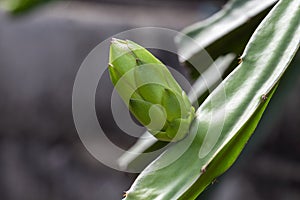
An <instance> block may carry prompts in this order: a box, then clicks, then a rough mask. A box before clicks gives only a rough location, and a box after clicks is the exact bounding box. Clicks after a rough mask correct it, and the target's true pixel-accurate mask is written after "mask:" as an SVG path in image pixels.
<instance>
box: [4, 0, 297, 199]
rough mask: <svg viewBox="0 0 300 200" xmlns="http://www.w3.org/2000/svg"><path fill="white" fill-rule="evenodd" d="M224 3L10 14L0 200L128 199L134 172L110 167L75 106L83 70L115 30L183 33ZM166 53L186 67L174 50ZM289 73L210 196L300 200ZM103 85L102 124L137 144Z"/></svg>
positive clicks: (133, 1) (69, 6) (122, 4)
mask: <svg viewBox="0 0 300 200" xmlns="http://www.w3.org/2000/svg"><path fill="white" fill-rule="evenodd" d="M224 3H226V1H225V0H212V1H209V0H188V1H187V0H175V1H174V0H165V1H161V0H124V1H122V0H89V1H88V0H87V1H54V2H51V3H48V4H45V5H42V6H39V7H37V8H35V9H33V10H32V11H31V12H27V13H24V14H22V15H18V16H12V15H10V14H8V13H7V12H5V11H2V10H1V11H0V95H1V100H0V111H1V114H0V116H1V118H0V125H1V126H0V127H1V129H0V199H3V200H20V199H22V200H40V199H43V200H69V199H70V200H71V199H72V200H85V199H86V200H99V199H105V200H111V199H112V200H113V199H121V197H122V193H123V191H124V190H127V189H128V188H129V187H130V185H131V183H132V181H133V180H134V177H135V175H134V174H126V173H124V172H119V171H116V170H113V169H110V168H108V167H106V166H104V165H102V164H101V163H100V162H98V161H97V160H95V159H94V158H93V157H92V156H91V155H90V154H89V153H88V152H87V150H86V149H85V147H84V146H83V144H82V143H81V141H80V139H79V137H78V135H77V132H76V129H75V126H74V123H73V118H72V106H71V105H72V87H73V83H74V79H75V76H76V72H77V70H78V69H79V67H80V65H81V63H82V61H83V60H84V58H85V57H86V56H87V54H88V53H89V52H90V51H91V50H92V49H93V48H94V47H95V46H96V45H97V44H99V43H100V42H101V41H103V40H105V39H106V38H108V37H110V36H112V35H114V34H117V33H119V32H121V31H125V30H128V29H130V28H135V27H143V26H160V27H166V28H171V29H174V30H181V29H182V28H184V27H186V26H188V25H190V24H192V23H194V22H197V21H199V20H202V19H204V18H206V17H208V16H209V15H211V14H213V13H214V12H216V11H218V10H219V9H220V8H221V7H222V6H223V5H224ZM140 37H143V36H140ZM298 54H299V53H298ZM157 56H158V57H160V58H161V59H162V60H164V62H166V63H167V64H169V65H171V66H173V67H175V68H177V69H179V70H181V71H183V72H184V68H182V67H181V66H180V65H179V64H178V61H177V58H176V56H175V55H172V54H167V53H163V52H160V53H159V52H158V53H157ZM297 59H298V61H297V62H298V63H300V62H299V55H298V56H297ZM295 62H296V61H295ZM295 65H297V64H295ZM288 73H289V74H290V76H289V77H292V78H291V79H292V80H290V79H287V80H283V81H282V82H283V84H282V86H280V87H281V88H279V89H280V91H282V92H281V93H279V94H276V95H275V97H274V101H273V100H272V101H271V105H270V107H272V108H274V109H272V112H271V111H270V109H268V110H267V112H266V114H265V115H264V117H263V121H262V123H261V124H260V126H259V127H258V130H257V131H256V133H255V135H254V136H253V138H252V139H251V140H250V143H249V145H248V146H247V148H246V149H245V151H244V153H243V154H242V155H241V157H240V159H239V160H238V162H237V163H236V164H235V165H234V167H233V169H231V170H229V172H227V173H226V174H225V175H224V176H222V177H221V178H219V179H218V181H217V182H216V183H215V185H214V186H212V187H209V188H208V190H207V191H206V193H205V194H204V196H203V197H202V198H203V199H214V200H239V199H244V200H248V199H249V200H250V199H251V200H264V199H274V200H299V199H300V135H299V134H300V117H299V105H300V93H299V91H300V76H299V70H296V69H291V70H289V72H288ZM101 82H103V84H106V85H107V87H105V88H103V87H102V88H101V91H98V94H97V105H96V107H97V111H98V112H101V113H107V116H108V117H107V118H105V119H101V120H100V123H101V124H103V125H104V126H105V129H106V131H107V132H108V133H109V137H110V138H111V139H112V140H113V141H114V142H115V143H116V144H117V145H119V146H120V147H122V148H129V147H130V146H131V145H132V144H133V143H134V141H135V140H134V139H133V138H130V137H128V136H126V135H124V134H122V133H121V132H120V130H119V129H118V128H117V127H116V125H115V124H114V123H113V121H112V118H111V113H110V110H109V105H110V94H111V91H112V85H111V84H110V81H109V79H108V76H105V77H104V79H102V80H101ZM106 94H109V95H108V96H107V95H106Z"/></svg>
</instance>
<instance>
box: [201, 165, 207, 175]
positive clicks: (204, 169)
mask: <svg viewBox="0 0 300 200" xmlns="http://www.w3.org/2000/svg"><path fill="white" fill-rule="evenodd" d="M205 172H206V167H205V166H204V167H202V168H201V173H202V174H204V173H205Z"/></svg>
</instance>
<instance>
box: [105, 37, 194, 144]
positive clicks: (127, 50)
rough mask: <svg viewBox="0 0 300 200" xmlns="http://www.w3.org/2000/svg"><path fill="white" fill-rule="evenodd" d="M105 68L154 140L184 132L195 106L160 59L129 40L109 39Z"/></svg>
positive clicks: (169, 138) (173, 137) (177, 137)
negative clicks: (107, 64) (107, 62)
mask: <svg viewBox="0 0 300 200" xmlns="http://www.w3.org/2000/svg"><path fill="white" fill-rule="evenodd" d="M108 68H109V73H110V78H111V80H112V82H113V84H114V86H115V88H116V90H117V92H118V93H119V95H120V96H121V98H122V99H123V101H124V102H125V104H126V105H127V106H128V108H129V110H130V111H131V113H132V114H133V115H134V116H135V117H136V118H137V120H138V121H139V122H140V123H141V124H143V125H144V126H146V127H147V129H148V130H149V132H150V133H151V134H153V135H154V136H155V137H156V138H157V139H158V140H162V141H172V142H175V141H178V140H181V139H182V138H184V137H185V136H186V135H187V133H188V131H189V127H190V124H191V122H192V121H193V119H194V117H195V109H194V107H193V106H192V105H191V103H190V101H189V99H188V97H187V95H186V94H185V92H184V91H183V90H182V89H181V87H180V86H179V85H178V83H177V82H176V80H175V79H174V78H173V76H172V75H171V73H170V72H169V70H168V68H167V67H166V66H165V65H164V64H163V63H162V62H160V61H159V60H158V59H157V58H155V57H154V56H153V55H152V54H151V53H150V52H149V51H147V50H146V49H145V48H143V47H141V46H140V45H138V44H136V43H134V42H132V41H129V40H126V41H124V40H119V39H113V40H112V42H111V46H110V56H109V67H108Z"/></svg>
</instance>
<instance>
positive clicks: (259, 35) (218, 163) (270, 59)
mask: <svg viewBox="0 0 300 200" xmlns="http://www.w3.org/2000/svg"><path fill="white" fill-rule="evenodd" d="M299 41H300V1H299V0H283V1H280V2H279V3H278V4H277V5H276V6H275V7H274V8H273V9H272V11H271V12H270V13H269V14H268V16H267V17H266V18H265V19H264V20H263V22H262V23H261V24H260V25H259V27H258V28H257V30H256V31H255V33H254V34H253V36H252V37H251V39H250V41H249V43H248V45H247V47H246V49H245V51H244V53H243V55H242V56H241V59H242V63H241V64H240V65H239V66H238V67H237V68H236V69H235V70H234V71H233V72H232V73H231V74H230V75H229V76H228V77H227V78H226V79H225V80H224V81H223V82H222V83H221V84H220V85H219V86H218V87H217V88H216V89H215V90H214V91H213V93H212V94H211V95H210V96H209V97H208V98H207V99H206V100H205V101H204V103H203V104H202V105H201V106H200V108H199V109H198V110H197V117H196V119H195V120H194V122H193V124H192V126H191V130H190V134H189V135H188V137H187V138H185V139H184V140H182V141H180V142H178V143H176V144H175V145H173V146H172V147H171V148H169V149H168V150H167V151H165V152H164V153H163V154H162V155H161V156H160V157H158V158H157V159H156V160H155V161H154V162H152V163H151V164H150V165H149V166H148V167H147V168H146V169H145V170H144V171H143V172H142V173H141V174H140V175H139V176H138V178H137V179H136V181H135V182H134V184H133V185H132V187H131V188H130V189H129V190H128V191H127V193H126V197H125V198H124V199H125V200H140V199H145V200H147V199H149V200H150V199H151V200H158V199H159V200H162V199H165V200H169V199H185V200H186V199H195V198H196V197H197V196H198V195H199V194H200V193H201V192H202V191H203V190H204V189H205V188H206V187H207V186H208V185H209V184H211V183H212V182H213V180H214V179H215V178H216V177H217V176H219V175H221V174H222V173H224V172H225V171H226V170H227V169H228V168H229V167H230V166H231V165H232V164H233V162H234V161H235V160H236V158H237V157H238V155H239V154H240V152H241V150H242V149H243V147H244V145H245V144H246V142H247V141H248V139H249V138H250V136H251V135H252V133H253V132H254V130H255V128H256V126H257V124H258V122H259V120H260V118H261V116H262V114H263V111H264V110H265V108H266V106H267V104H268V102H269V100H270V98H271V96H272V94H273V92H274V91H275V89H276V86H277V84H278V83H279V80H280V78H281V76H282V75H283V73H284V72H285V70H286V68H287V67H288V65H289V63H290V62H291V60H292V58H293V56H294V55H295V53H296V52H297V50H298V48H299ZM224 92H225V94H226V98H225V101H224V99H223V98H222V97H223V93H224ZM220 97H221V98H220ZM224 110H225V115H224V118H215V117H216V116H218V113H223V111H224ZM218 127H222V129H221V133H220V135H219V137H218V138H217V142H216V143H214V140H209V139H208V140H207V138H209V135H210V134H215V131H219V129H217V128H218ZM214 129H215V130H214ZM208 131H209V132H208ZM190 141H192V144H191V145H190V146H189V148H188V149H187V151H185V153H184V154H183V155H182V156H181V157H180V158H179V159H177V160H176V161H175V162H172V163H171V164H170V165H168V166H167V167H165V168H162V169H160V165H161V164H165V163H166V162H168V160H170V158H172V157H173V156H174V155H176V153H177V152H180V150H181V148H184V144H185V143H186V144H189V142H190ZM207 141H208V142H207ZM206 149H207V150H208V151H205V150H206ZM201 152H208V153H207V154H202V153H201ZM155 169H159V170H155Z"/></svg>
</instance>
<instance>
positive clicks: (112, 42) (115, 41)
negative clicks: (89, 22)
mask: <svg viewBox="0 0 300 200" xmlns="http://www.w3.org/2000/svg"><path fill="white" fill-rule="evenodd" d="M110 43H111V44H116V43H121V44H126V43H127V40H121V39H117V38H111V41H110Z"/></svg>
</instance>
